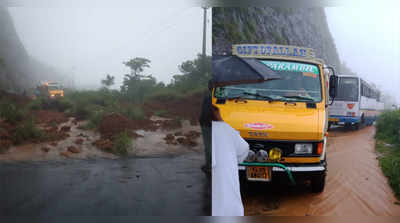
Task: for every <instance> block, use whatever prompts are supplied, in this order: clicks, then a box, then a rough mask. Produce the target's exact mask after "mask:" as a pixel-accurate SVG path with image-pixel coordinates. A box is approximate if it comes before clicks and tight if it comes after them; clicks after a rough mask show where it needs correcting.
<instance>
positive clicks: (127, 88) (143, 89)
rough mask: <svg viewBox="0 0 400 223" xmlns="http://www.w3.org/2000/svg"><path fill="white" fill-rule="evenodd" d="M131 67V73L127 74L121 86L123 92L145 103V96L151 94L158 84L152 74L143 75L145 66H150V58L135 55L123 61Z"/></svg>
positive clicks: (128, 96) (131, 98)
mask: <svg viewBox="0 0 400 223" xmlns="http://www.w3.org/2000/svg"><path fill="white" fill-rule="evenodd" d="M123 64H124V65H125V66H127V67H129V68H130V69H131V72H130V74H125V77H124V81H123V84H122V86H121V92H122V94H123V95H124V96H125V97H126V98H128V99H130V100H132V101H134V102H136V103H143V99H144V96H145V95H147V94H149V93H150V92H151V90H152V89H153V88H154V87H155V86H156V85H157V81H156V79H155V78H154V77H153V76H152V75H143V74H142V72H143V71H144V68H149V67H150V60H148V59H146V58H141V57H135V58H134V59H131V60H130V61H128V62H124V63H123Z"/></svg>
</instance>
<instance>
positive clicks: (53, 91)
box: [44, 82, 64, 98]
mask: <svg viewBox="0 0 400 223" xmlns="http://www.w3.org/2000/svg"><path fill="white" fill-rule="evenodd" d="M44 86H45V88H46V90H47V94H48V96H49V97H50V98H56V97H64V90H63V89H62V86H61V84H59V83H57V82H45V83H44Z"/></svg>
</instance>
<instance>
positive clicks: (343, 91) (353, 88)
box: [335, 77, 359, 101]
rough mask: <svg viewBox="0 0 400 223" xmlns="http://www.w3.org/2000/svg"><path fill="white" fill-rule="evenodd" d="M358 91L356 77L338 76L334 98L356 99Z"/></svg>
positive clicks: (340, 99)
mask: <svg viewBox="0 0 400 223" xmlns="http://www.w3.org/2000/svg"><path fill="white" fill-rule="evenodd" d="M358 92H359V90H358V78H357V77H340V78H339V86H338V92H337V96H336V98H335V100H338V101H358Z"/></svg>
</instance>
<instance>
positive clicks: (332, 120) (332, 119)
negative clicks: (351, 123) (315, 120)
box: [328, 118, 339, 122]
mask: <svg viewBox="0 0 400 223" xmlns="http://www.w3.org/2000/svg"><path fill="white" fill-rule="evenodd" d="M328 121H331V122H338V121H339V119H338V118H329V119H328Z"/></svg>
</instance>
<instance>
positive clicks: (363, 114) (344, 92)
mask: <svg viewBox="0 0 400 223" xmlns="http://www.w3.org/2000/svg"><path fill="white" fill-rule="evenodd" d="M380 96H381V95H380V91H379V90H378V89H376V88H374V87H373V86H371V85H370V84H368V83H367V82H366V81H365V80H363V79H362V78H360V77H357V76H354V75H339V80H338V92H337V95H336V98H335V100H334V102H333V104H332V105H330V106H329V119H328V120H329V127H330V126H331V125H332V124H334V125H345V126H346V127H348V126H354V127H355V128H356V129H358V128H359V127H360V126H361V125H372V123H373V122H374V121H375V120H376V118H377V116H378V115H379V113H380V112H381V111H382V110H383V109H384V104H383V102H381V99H380ZM329 127H328V128H329Z"/></svg>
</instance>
